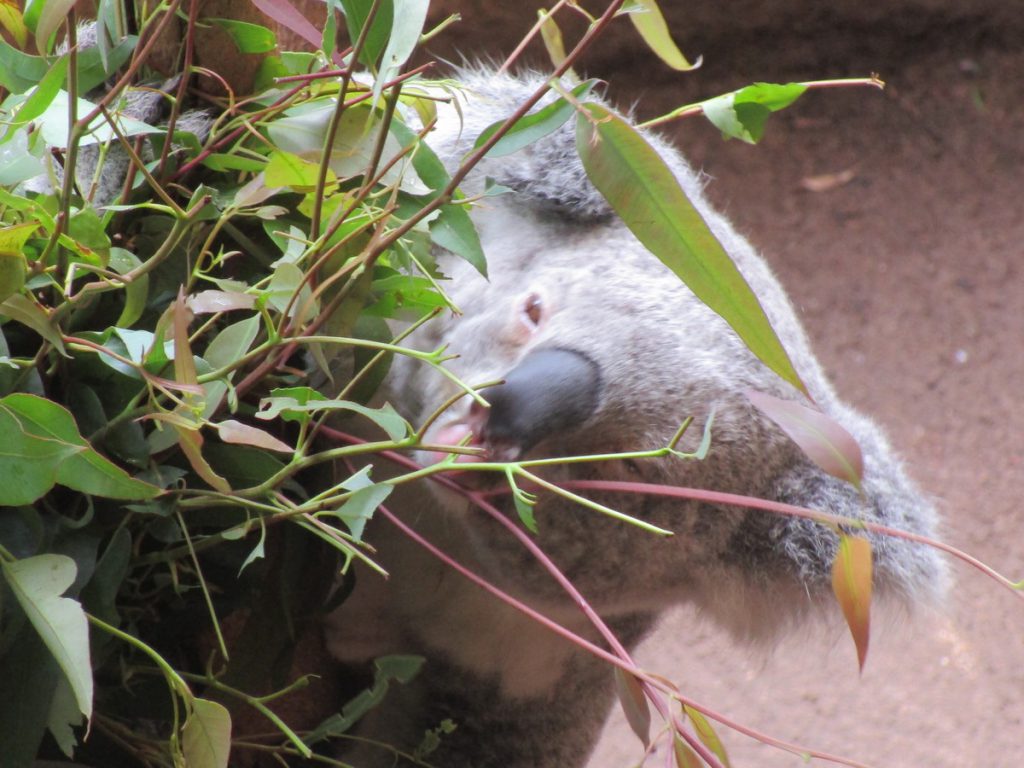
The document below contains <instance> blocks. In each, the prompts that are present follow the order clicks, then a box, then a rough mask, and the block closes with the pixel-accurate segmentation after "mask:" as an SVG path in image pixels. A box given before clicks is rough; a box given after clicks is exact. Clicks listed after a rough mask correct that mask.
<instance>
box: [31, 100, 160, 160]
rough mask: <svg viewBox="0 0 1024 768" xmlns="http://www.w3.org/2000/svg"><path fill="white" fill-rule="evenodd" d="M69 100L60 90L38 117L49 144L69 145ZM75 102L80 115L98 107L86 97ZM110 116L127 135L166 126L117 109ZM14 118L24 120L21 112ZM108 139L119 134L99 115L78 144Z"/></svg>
mask: <svg viewBox="0 0 1024 768" xmlns="http://www.w3.org/2000/svg"><path fill="white" fill-rule="evenodd" d="M70 103H71V97H70V96H69V95H68V93H67V91H63V90H61V91H58V92H57V96H56V97H55V98H54V99H53V101H52V102H51V103H50V105H49V106H48V107H47V108H46V110H45V111H44V112H43V113H42V114H41V115H40V116H39V118H38V119H37V120H36V124H37V125H38V127H39V132H40V133H41V134H42V137H43V140H44V141H45V142H46V143H47V144H48V145H49V146H53V147H66V146H67V145H68V120H69V115H70V110H69V108H68V106H69V104H70ZM76 105H77V109H76V114H77V115H78V117H79V118H81V117H84V116H85V115H87V114H89V113H90V112H92V110H94V109H95V108H96V105H95V104H93V103H92V102H90V101H87V100H86V99H78V100H77V102H76ZM110 116H111V119H112V120H114V121H115V122H116V123H117V127H118V129H119V130H120V131H121V133H122V134H124V135H125V136H139V135H143V134H151V133H161V134H162V133H164V129H163V128H154V127H153V126H152V125H147V124H146V123H144V122H142V121H141V120H136V119H135V118H133V117H128V116H127V115H124V114H120V113H116V112H115V113H111V114H110ZM15 120H18V121H20V120H21V117H20V112H19V113H16V114H15ZM107 141H117V134H115V133H114V129H113V128H111V127H110V125H109V124H108V123H107V121H106V119H105V118H104V117H103V115H97V116H96V118H95V119H94V120H93V121H92V122H91V123H89V127H88V133H86V134H85V135H84V136H83V137H82V138H81V140H80V141H79V142H78V144H79V146H87V145H89V144H98V143H101V142H107Z"/></svg>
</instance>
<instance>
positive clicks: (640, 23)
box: [628, 0, 700, 72]
mask: <svg viewBox="0 0 1024 768" xmlns="http://www.w3.org/2000/svg"><path fill="white" fill-rule="evenodd" d="M628 11H629V20H630V21H632V22H633V26H634V27H636V30H637V32H639V33H640V37H642V38H643V39H644V42H645V43H647V46H648V47H649V48H650V49H651V50H652V51H654V53H655V54H657V56H658V58H659V59H661V60H662V61H664V62H665V63H666V64H668V65H669V66H670V67H672V69H675V70H678V71H681V72H682V71H686V70H689V69H695V68H696V67H699V66H700V59H697V61H696V63H694V64H691V63H690V62H689V61H687V60H686V57H685V56H683V53H682V51H680V50H679V47H678V46H677V45H676V44H675V41H673V40H672V34H671V33H670V32H669V31H668V24H666V23H665V17H664V16H662V15H661V9H660V8H659V7H658V3H657V2H655V0H632V2H631V3H630V7H629V9H628Z"/></svg>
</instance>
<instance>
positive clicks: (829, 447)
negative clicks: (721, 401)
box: [744, 390, 864, 489]
mask: <svg viewBox="0 0 1024 768" xmlns="http://www.w3.org/2000/svg"><path fill="white" fill-rule="evenodd" d="M744 394H745V395H746V396H747V399H748V400H749V401H750V402H751V403H753V404H754V406H755V407H756V408H757V409H758V410H759V411H761V413H763V414H764V415H765V416H767V417H768V418H769V419H771V420H772V421H774V422H775V423H776V424H778V425H779V427H780V428H781V429H782V431H783V432H785V433H786V434H787V435H789V438H790V439H791V440H792V441H793V442H794V443H796V444H797V445H798V446H800V450H802V451H803V452H804V453H806V454H807V456H808V457H809V458H810V459H811V461H813V462H814V463H815V464H817V465H818V466H819V467H821V468H822V469H823V470H825V471H826V472H828V473H829V474H830V475H832V476H833V477H838V478H839V479H840V480H846V481H847V482H849V483H852V484H853V485H854V486H856V487H857V488H858V489H860V487H861V480H862V478H863V477H864V457H863V455H862V454H861V450H860V446H859V445H858V444H857V441H856V440H855V439H854V437H853V435H851V434H850V433H849V432H847V431H846V430H845V429H844V428H843V427H842V426H840V425H839V424H838V423H837V422H836V421H834V420H833V419H831V418H829V417H828V416H826V415H825V414H824V413H822V412H821V411H817V410H814V409H813V408H808V407H807V406H805V405H801V404H800V403H796V402H793V401H792V400H782V399H780V398H777V397H772V396H771V395H766V394H765V393H764V392H755V391H754V390H747V391H746V392H744Z"/></svg>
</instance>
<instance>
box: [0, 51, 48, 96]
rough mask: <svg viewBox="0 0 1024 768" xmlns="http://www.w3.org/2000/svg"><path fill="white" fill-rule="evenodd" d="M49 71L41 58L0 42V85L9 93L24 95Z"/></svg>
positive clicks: (44, 60) (46, 62) (45, 61)
mask: <svg viewBox="0 0 1024 768" xmlns="http://www.w3.org/2000/svg"><path fill="white" fill-rule="evenodd" d="M49 69H50V64H49V62H48V61H47V60H46V59H44V58H43V57H42V56H32V55H30V54H27V53H24V52H22V51H19V50H18V49H17V48H14V47H13V46H12V45H10V44H9V43H7V42H6V41H4V40H0V85H2V86H3V87H4V88H6V89H7V90H8V91H10V92H11V93H24V92H25V91H27V90H28V89H29V88H31V87H32V86H34V85H36V84H37V83H38V82H39V81H40V80H42V79H43V77H44V76H45V75H46V73H47V71H49Z"/></svg>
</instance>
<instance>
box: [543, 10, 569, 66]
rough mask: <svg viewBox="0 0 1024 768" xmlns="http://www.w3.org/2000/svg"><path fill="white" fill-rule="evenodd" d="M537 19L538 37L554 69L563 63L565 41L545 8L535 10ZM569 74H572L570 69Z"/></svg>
mask: <svg viewBox="0 0 1024 768" xmlns="http://www.w3.org/2000/svg"><path fill="white" fill-rule="evenodd" d="M537 19H538V20H539V21H540V23H541V24H540V37H541V40H543V41H544V48H545V50H547V52H548V58H549V59H551V63H552V64H554V65H555V66H556V67H560V66H562V64H564V63H565V59H566V55H565V40H564V39H563V37H562V30H561V29H560V28H559V26H558V22H557V21H555V17H554V15H553V14H552V13H551V12H550V11H548V10H547V9H545V8H538V9H537ZM569 72H572V70H571V69H570V70H569Z"/></svg>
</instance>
